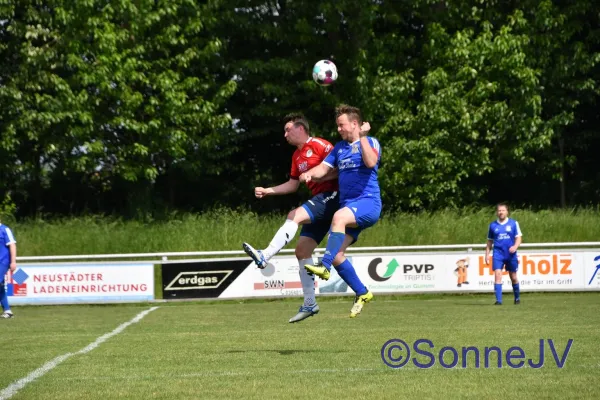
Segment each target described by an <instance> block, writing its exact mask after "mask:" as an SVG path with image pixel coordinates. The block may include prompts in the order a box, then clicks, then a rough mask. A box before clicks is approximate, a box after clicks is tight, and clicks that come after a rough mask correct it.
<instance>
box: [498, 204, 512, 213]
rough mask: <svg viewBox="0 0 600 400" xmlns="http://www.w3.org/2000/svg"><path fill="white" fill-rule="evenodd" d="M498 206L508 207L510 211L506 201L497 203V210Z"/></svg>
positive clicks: (508, 209)
mask: <svg viewBox="0 0 600 400" xmlns="http://www.w3.org/2000/svg"><path fill="white" fill-rule="evenodd" d="M498 207H506V211H508V212H510V207H509V206H508V203H506V202H504V201H503V202H501V203H498V204H496V210H498Z"/></svg>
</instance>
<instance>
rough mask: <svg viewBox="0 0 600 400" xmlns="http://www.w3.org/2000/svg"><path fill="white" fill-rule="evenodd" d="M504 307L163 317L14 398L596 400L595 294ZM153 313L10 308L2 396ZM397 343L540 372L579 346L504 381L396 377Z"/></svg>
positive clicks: (482, 372) (466, 303)
mask: <svg viewBox="0 0 600 400" xmlns="http://www.w3.org/2000/svg"><path fill="white" fill-rule="evenodd" d="M505 296H507V301H506V303H505V305H504V306H502V307H498V306H493V305H492V303H493V300H494V299H493V295H462V296H451V295H445V296H443V295H425V296H396V297H383V296H380V297H376V298H375V301H373V302H372V303H369V304H367V305H366V306H365V309H364V310H363V313H362V314H361V315H360V316H359V317H358V318H356V319H350V318H348V313H349V309H350V306H351V302H350V299H349V298H343V299H341V298H328V299H322V300H320V305H321V313H320V314H319V315H317V316H315V317H312V318H310V319H308V320H306V321H303V322H302V323H300V324H288V323H287V320H288V318H289V317H290V316H291V315H293V314H294V313H295V311H296V310H297V305H298V304H297V299H295V300H280V301H271V302H264V301H247V302H234V301H226V302H189V303H167V304H158V305H159V306H160V308H159V309H157V310H155V311H153V312H151V313H150V314H149V315H147V316H146V317H145V318H144V319H143V320H141V321H140V322H139V323H137V324H134V325H131V326H130V327H128V328H127V329H126V330H125V331H123V332H122V333H120V334H119V335H117V336H115V337H113V338H111V339H109V340H108V341H106V342H105V343H103V344H101V345H100V346H99V347H98V348H96V349H94V350H93V351H91V352H90V353H87V354H84V355H76V356H73V357H71V358H69V359H68V360H66V361H65V362H64V363H62V364H60V365H59V366H58V367H57V368H55V369H53V370H51V371H50V372H49V373H48V374H46V375H44V376H42V377H41V378H39V379H38V380H36V381H35V382H33V383H31V384H29V385H28V386H26V387H25V388H24V389H22V390H21V391H19V392H18V393H17V395H16V396H15V397H14V399H61V400H66V399H81V398H90V399H101V398H106V399H119V398H123V399H125V398H127V399H192V398H194V399H200V398H206V399H241V398H244V399H260V400H264V399H274V398H286V399H311V400H312V399H338V398H339V399H341V398H369V399H398V398H403V399H482V398H485V399H492V398H524V399H528V398H545V399H564V398H569V399H592V398H600V386H598V385H597V377H598V372H599V371H600V354H599V353H598V351H599V348H598V340H597V339H598V338H597V327H598V326H600V314H599V313H598V312H597V311H598V301H599V300H600V294H598V293H579V294H573V293H555V294H537V293H536V294H528V293H524V294H523V295H522V301H523V303H522V304H521V305H520V306H514V305H512V304H511V302H510V300H512V295H510V294H505ZM149 307H150V305H118V306H52V307H16V308H15V312H16V318H14V319H11V320H1V321H0V331H2V336H3V337H4V338H5V346H4V349H3V358H4V359H5V360H10V364H9V365H10V367H8V368H5V369H4V372H3V374H1V375H0V390H1V389H2V388H5V387H6V386H7V385H9V384H10V383H11V382H14V381H15V380H16V379H19V378H21V377H24V376H26V375H27V374H29V373H30V372H31V371H33V370H34V369H36V368H38V367H39V366H41V365H42V364H43V363H45V362H47V361H49V360H50V359H52V358H54V357H57V356H59V355H62V354H65V353H68V352H74V351H77V350H79V349H81V348H83V347H85V346H86V345H87V344H89V343H91V342H93V341H94V340H95V339H96V338H97V337H99V336H100V335H102V334H104V333H108V332H111V331H112V330H113V329H115V328H116V327H117V326H119V325H120V324H122V323H123V322H126V321H129V320H130V319H131V318H133V317H134V316H135V315H137V314H138V313H140V312H141V311H142V310H145V309H148V308H149ZM392 338H399V339H403V340H405V341H406V342H407V343H409V344H410V343H412V342H414V341H415V340H417V339H419V338H426V339H429V340H431V341H432V342H433V343H434V344H435V345H436V348H435V349H434V350H432V351H433V352H434V353H436V352H437V351H439V349H440V348H441V347H442V346H455V347H459V348H460V347H463V346H476V347H477V348H478V349H481V350H483V349H484V348H485V347H486V346H492V345H495V346H498V347H500V348H501V349H502V350H503V351H504V352H506V351H507V350H508V349H509V348H510V347H511V346H520V347H522V348H523V349H524V351H525V358H526V359H529V358H532V359H533V360H534V361H535V362H537V361H538V360H539V349H538V348H539V339H553V340H554V341H555V345H556V347H557V350H558V353H559V356H561V355H562V352H563V350H564V348H565V346H566V343H567V340H568V339H570V338H572V339H573V340H574V342H573V345H572V347H571V349H570V352H569V354H568V358H567V361H566V364H565V366H564V368H562V369H560V368H557V366H556V364H555V362H554V359H553V356H552V353H551V351H550V350H549V347H548V345H546V351H545V363H544V366H543V367H542V368H540V369H532V368H529V367H524V368H521V369H512V368H510V367H508V366H507V364H506V360H504V361H503V368H501V369H498V368H496V367H493V368H487V369H486V368H483V364H482V365H481V366H480V368H476V367H475V360H474V358H473V355H471V356H470V358H468V359H467V368H462V367H461V363H459V365H458V367H456V368H453V369H445V368H443V367H441V366H440V364H439V363H436V364H435V365H434V366H433V367H432V368H430V369H418V368H417V367H416V366H414V365H413V364H412V363H409V364H408V365H406V366H405V367H403V368H401V369H391V368H389V367H387V366H385V365H384V364H383V362H382V360H381V356H380V352H381V347H382V345H383V344H384V343H385V342H386V341H387V340H389V339H392ZM422 348H423V347H422ZM417 360H418V361H420V362H427V361H428V359H427V358H426V357H423V356H418V357H417ZM445 360H446V361H450V359H449V357H446V358H445ZM461 360H462V358H461ZM481 360H482V362H483V360H484V358H483V356H482V358H481ZM491 360H492V361H496V358H495V356H493V357H492V358H491ZM492 364H493V365H494V366H495V365H496V364H494V363H492Z"/></svg>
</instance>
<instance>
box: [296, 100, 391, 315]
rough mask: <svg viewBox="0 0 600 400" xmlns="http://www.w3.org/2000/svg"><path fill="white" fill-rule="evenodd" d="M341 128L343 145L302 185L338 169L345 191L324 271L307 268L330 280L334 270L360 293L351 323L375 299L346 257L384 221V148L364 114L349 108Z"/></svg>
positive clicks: (340, 118)
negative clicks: (348, 250) (368, 231)
mask: <svg viewBox="0 0 600 400" xmlns="http://www.w3.org/2000/svg"><path fill="white" fill-rule="evenodd" d="M336 122H337V128H338V132H339V134H340V136H341V137H342V139H343V140H342V141H341V142H339V143H337V144H336V145H335V147H334V148H333V150H332V151H331V153H329V155H328V156H327V157H326V158H325V160H324V161H323V162H322V163H321V164H320V165H318V166H316V167H315V168H312V169H311V170H309V171H307V172H305V173H304V174H302V175H301V176H300V180H301V181H304V182H309V181H310V180H311V179H319V178H321V177H323V176H325V175H326V174H327V173H328V172H329V171H330V170H331V169H334V168H337V170H338V182H339V189H340V209H339V210H338V211H337V212H336V213H335V214H334V216H333V220H332V222H331V230H330V234H329V237H328V240H327V248H326V251H325V254H324V255H323V259H322V261H321V263H319V264H318V265H305V266H304V268H306V270H307V271H308V272H310V273H313V274H315V275H317V276H318V277H320V278H322V279H324V280H327V279H329V276H330V270H331V266H332V265H333V266H334V267H335V269H336V270H337V271H338V273H339V274H340V276H341V277H342V278H343V279H344V281H346V282H347V283H348V285H349V286H350V287H351V288H352V290H353V291H354V292H355V293H356V297H355V299H354V305H353V307H352V310H351V311H350V318H354V317H356V316H357V315H358V314H360V312H361V311H362V308H363V305H364V304H365V303H367V302H368V301H370V300H371V299H372V298H373V294H372V293H371V292H370V291H369V290H368V289H367V287H366V286H365V285H364V284H363V283H362V282H361V281H360V279H359V278H358V275H357V274H356V271H355V270H354V267H353V266H352V264H351V263H350V261H349V260H348V259H347V258H346V257H345V255H344V252H345V250H346V248H348V246H350V245H352V244H354V243H355V242H356V241H357V240H358V235H359V234H360V232H361V231H363V230H364V229H367V228H368V227H371V226H373V225H375V223H376V222H377V221H378V220H379V216H380V215H381V194H380V190H379V182H378V179H377V171H378V169H379V162H380V160H381V146H380V145H379V142H378V141H377V139H375V138H373V137H370V136H367V133H368V131H369V130H370V126H369V125H368V123H365V125H364V126H363V121H362V116H361V112H360V110H359V109H358V108H356V107H351V106H347V105H341V106H339V107H337V109H336ZM361 127H362V128H361Z"/></svg>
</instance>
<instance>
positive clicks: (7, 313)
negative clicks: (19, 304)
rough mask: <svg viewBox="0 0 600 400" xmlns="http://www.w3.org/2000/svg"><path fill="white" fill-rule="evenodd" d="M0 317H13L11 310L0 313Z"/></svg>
mask: <svg viewBox="0 0 600 400" xmlns="http://www.w3.org/2000/svg"><path fill="white" fill-rule="evenodd" d="M0 318H14V315H13V313H11V312H4V313H2V314H1V315H0Z"/></svg>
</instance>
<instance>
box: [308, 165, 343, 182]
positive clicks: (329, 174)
mask: <svg viewBox="0 0 600 400" xmlns="http://www.w3.org/2000/svg"><path fill="white" fill-rule="evenodd" d="M337 178H338V169H337V168H333V169H330V170H329V172H327V173H326V174H325V176H324V177H322V178H315V177H313V178H312V180H313V181H315V182H325V181H330V180H333V179H337Z"/></svg>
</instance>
